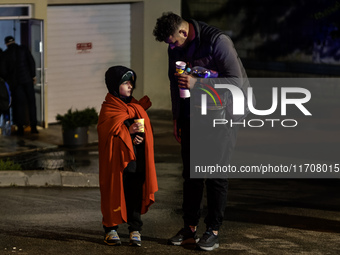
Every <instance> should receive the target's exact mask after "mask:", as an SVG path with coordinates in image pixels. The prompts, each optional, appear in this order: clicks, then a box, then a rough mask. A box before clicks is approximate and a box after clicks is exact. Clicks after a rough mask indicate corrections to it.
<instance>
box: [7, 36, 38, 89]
mask: <svg viewBox="0 0 340 255" xmlns="http://www.w3.org/2000/svg"><path fill="white" fill-rule="evenodd" d="M1 62H2V63H1V77H3V78H4V79H5V80H6V81H7V82H8V84H9V86H10V88H11V90H12V91H13V90H15V88H16V87H17V86H18V85H20V84H25V83H29V82H32V81H33V78H34V77H35V75H36V73H35V62H34V59H33V56H32V54H31V52H30V51H29V50H28V48H26V47H24V46H19V45H18V44H16V43H13V44H10V45H8V48H7V49H6V50H5V51H4V53H3V54H2V60H1Z"/></svg>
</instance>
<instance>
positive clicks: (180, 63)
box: [176, 61, 187, 74]
mask: <svg viewBox="0 0 340 255" xmlns="http://www.w3.org/2000/svg"><path fill="white" fill-rule="evenodd" d="M186 65H187V64H186V63H185V62H183V61H176V72H177V73H179V74H182V73H184V71H185V67H186Z"/></svg>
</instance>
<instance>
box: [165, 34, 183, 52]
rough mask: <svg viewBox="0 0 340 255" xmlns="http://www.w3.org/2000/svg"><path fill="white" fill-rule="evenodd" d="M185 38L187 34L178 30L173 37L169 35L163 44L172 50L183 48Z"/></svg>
mask: <svg viewBox="0 0 340 255" xmlns="http://www.w3.org/2000/svg"><path fill="white" fill-rule="evenodd" d="M187 38H188V36H187V33H185V32H183V31H182V30H178V31H176V32H175V33H174V34H173V35H170V36H169V37H168V38H167V39H166V40H165V41H164V42H165V43H167V44H169V46H170V49H172V50H173V49H174V48H184V47H185V45H186V40H187Z"/></svg>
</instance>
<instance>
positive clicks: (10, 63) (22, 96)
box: [1, 36, 38, 135]
mask: <svg viewBox="0 0 340 255" xmlns="http://www.w3.org/2000/svg"><path fill="white" fill-rule="evenodd" d="M5 44H6V46H7V49H6V50H5V51H4V53H3V55H2V58H3V59H2V67H1V75H2V76H3V78H4V79H5V80H6V81H7V83H8V84H9V86H10V89H11V93H12V99H13V102H12V107H13V121H14V123H15V124H16V125H17V127H18V135H23V134H24V125H25V124H26V105H27V107H28V113H29V121H30V123H29V124H30V126H31V133H38V130H37V114H36V102H35V92H34V84H35V82H36V75H35V62H34V59H33V56H32V54H31V52H30V51H29V50H28V49H27V48H25V47H24V46H19V45H18V44H16V43H15V39H14V38H13V37H12V36H7V37H6V38H5Z"/></svg>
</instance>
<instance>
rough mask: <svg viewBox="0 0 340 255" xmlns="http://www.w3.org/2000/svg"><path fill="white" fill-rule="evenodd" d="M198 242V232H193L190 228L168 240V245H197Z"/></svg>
mask: <svg viewBox="0 0 340 255" xmlns="http://www.w3.org/2000/svg"><path fill="white" fill-rule="evenodd" d="M197 241H198V238H197V235H196V231H194V232H192V230H191V228H190V227H185V228H182V229H181V230H180V231H178V233H177V234H176V235H175V236H173V237H171V238H170V239H169V240H168V244H172V245H184V244H194V243H195V244H196V243H197Z"/></svg>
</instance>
